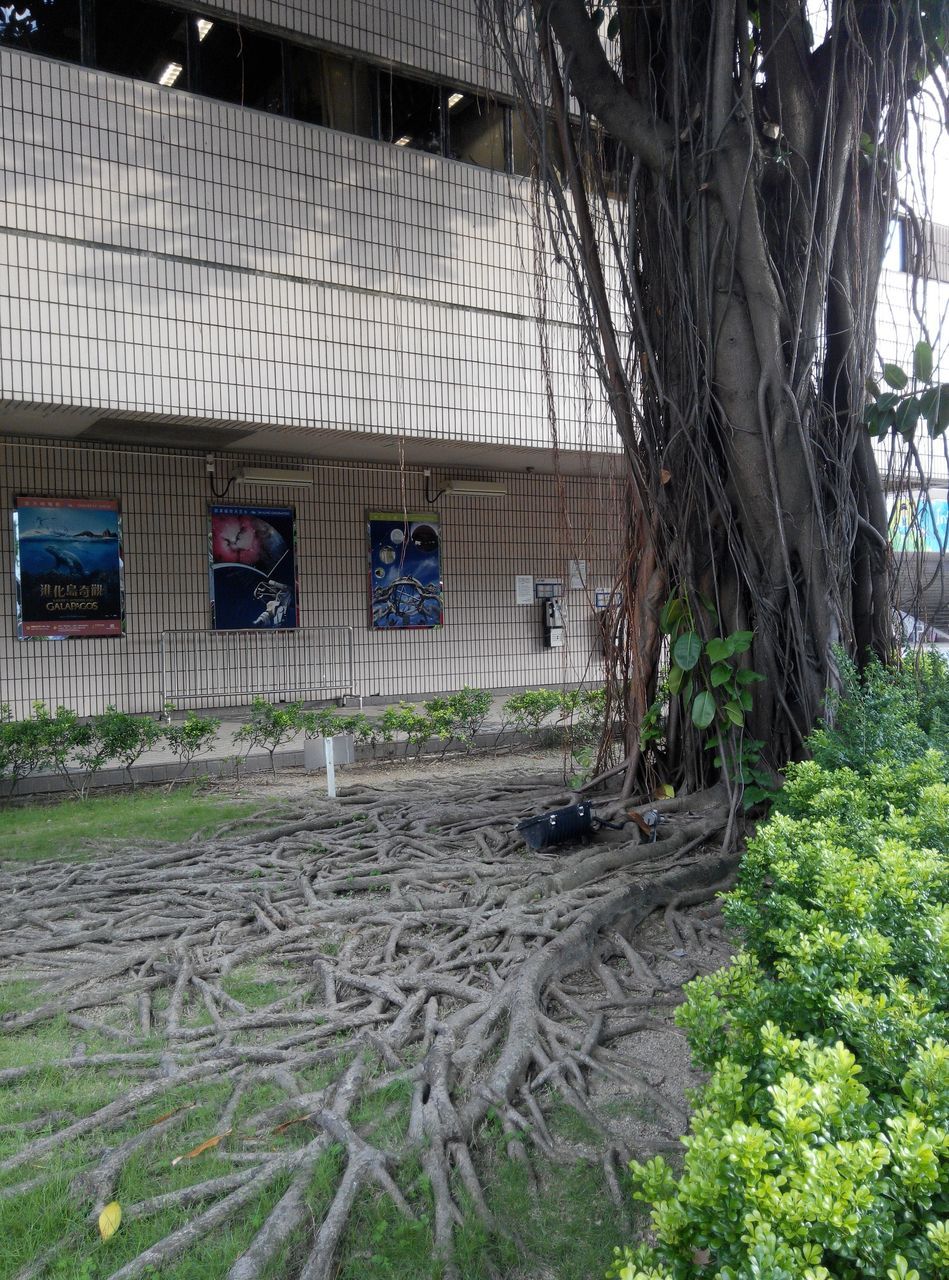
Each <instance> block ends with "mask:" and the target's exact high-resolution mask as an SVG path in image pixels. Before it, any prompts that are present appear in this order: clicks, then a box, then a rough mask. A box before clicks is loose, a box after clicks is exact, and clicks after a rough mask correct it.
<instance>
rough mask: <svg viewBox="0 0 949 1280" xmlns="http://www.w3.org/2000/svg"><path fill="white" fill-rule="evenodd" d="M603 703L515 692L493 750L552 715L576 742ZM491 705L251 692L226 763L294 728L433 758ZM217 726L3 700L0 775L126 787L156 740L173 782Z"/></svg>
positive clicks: (472, 733) (595, 693)
mask: <svg viewBox="0 0 949 1280" xmlns="http://www.w3.org/2000/svg"><path fill="white" fill-rule="evenodd" d="M605 702H606V695H605V692H604V691H603V690H602V689H575V690H570V691H561V690H555V689H530V690H527V691H526V692H524V693H518V694H514V695H513V696H512V697H510V698H508V699H507V701H506V702H505V703H504V705H503V708H502V723H501V726H500V729H499V732H498V735H497V738H496V739H495V746H497V744H498V743H499V742H500V740H501V737H502V736H503V734H504V733H505V731H509V732H514V733H517V734H528V735H534V734H537V733H538V732H539V731H540V730H541V728H542V726H543V724H544V722H545V721H547V720H549V719H550V718H551V717H552V716H556V717H557V718H558V719H559V720H560V721H561V722H562V724H563V725H564V726H565V732H566V734H567V738H568V741H569V743H570V744H571V746H573V747H576V748H582V747H583V745H584V744H587V743H590V742H592V741H594V740H595V739H596V738H597V737H598V736H599V733H600V727H601V724H602V720H603V711H604V707H605ZM490 706H491V694H490V693H489V692H488V691H487V690H486V689H473V688H470V687H468V686H467V685H466V686H465V687H464V688H463V689H460V690H459V691H458V692H457V693H452V694H446V695H444V696H441V697H437V698H431V699H430V700H429V701H428V702H425V703H421V704H413V703H405V702H401V703H399V704H398V705H397V706H391V707H386V708H385V710H384V711H383V712H382V714H381V715H379V716H367V715H364V714H363V713H362V712H357V713H355V714H349V715H347V714H344V713H342V712H340V711H338V710H336V709H335V708H331V707H327V708H322V709H320V710H317V711H305V710H304V709H303V704H302V702H289V703H282V704H275V703H272V702H269V701H268V700H267V699H266V698H255V699H254V700H253V702H252V704H251V709H250V716H249V717H248V720H247V722H246V723H245V724H243V725H241V726H240V727H239V728H238V729H237V730H235V732H234V733H233V734H232V738H231V740H232V744H233V746H234V748H235V752H234V754H233V755H232V756H231V757H230V760H231V762H232V763H233V765H234V767H235V769H236V771H237V772H238V774H239V773H240V769H241V766H242V765H243V763H244V761H245V760H246V759H247V756H248V754H249V753H250V752H251V751H253V750H264V751H266V752H267V753H268V755H269V756H270V766H271V770H275V762H274V753H275V752H276V750H277V748H278V747H280V746H282V745H283V744H284V743H286V742H289V741H290V740H291V739H293V738H295V737H296V736H297V735H298V734H300V733H303V734H304V735H305V736H306V737H336V736H337V735H339V734H344V733H346V734H352V736H353V737H354V738H355V740H356V743H357V745H359V746H368V747H369V748H370V749H371V750H372V752H373V754H374V755H375V753H376V752H377V751H378V750H379V748H380V747H382V746H387V745H389V744H392V743H396V742H398V743H400V744H401V745H402V748H403V754H404V755H408V753H409V751H410V750H411V749H412V748H413V747H414V748H415V752H416V755H418V754H420V753H421V751H422V748H423V747H424V746H425V745H426V744H427V743H428V742H431V741H433V740H435V741H439V742H441V743H442V744H443V751H442V754H444V753H445V752H446V751H447V750H448V749H449V747H450V746H451V745H452V744H453V743H456V744H457V745H458V746H459V747H461V748H464V749H470V748H471V745H472V743H473V742H474V739H475V737H476V735H477V734H478V733H479V732H480V731H481V729H482V727H483V725H484V721H485V717H486V716H487V714H488V711H489V709H490ZM169 710H173V708H171V707H169ZM220 726H221V721H220V720H219V719H217V718H216V717H214V716H200V715H198V714H197V713H195V712H193V711H189V712H188V714H187V715H186V716H185V718H184V719H183V720H182V721H179V722H177V723H174V724H167V725H162V724H159V723H158V722H157V721H156V720H155V719H154V718H152V717H151V716H138V715H131V714H129V713H127V712H124V711H117V710H116V709H115V707H109V708H107V710H106V711H105V712H103V713H102V714H101V715H98V716H92V717H91V718H90V719H87V720H80V718H79V716H78V715H77V714H76V712H75V711H70V710H69V709H68V708H66V707H57V708H56V710H55V712H53V711H50V710H49V709H48V708H47V707H46V706H45V704H44V703H42V702H36V703H34V704H33V715H32V716H30V717H28V718H27V719H25V720H14V719H13V717H12V715H11V713H10V708H9V707H8V706H6V705H2V706H0V779H5V780H7V781H8V782H9V783H10V791H11V792H12V791H14V790H15V789H16V786H17V784H18V783H19V781H20V779H21V778H24V777H26V776H28V775H29V774H31V773H41V772H56V773H59V774H61V775H62V776H63V777H64V778H65V779H66V780H67V782H68V783H69V785H70V787H71V789H72V790H73V791H74V792H75V793H76V794H77V795H79V796H84V795H85V794H86V792H87V791H88V788H89V785H90V783H91V782H92V780H93V778H94V777H95V775H96V774H97V773H98V772H99V771H100V770H101V769H103V768H105V767H106V766H107V765H113V766H116V767H121V768H123V769H124V770H125V771H126V775H127V777H128V780H129V783H130V784H131V785H134V774H133V772H132V766H133V765H134V764H135V763H136V761H137V760H138V759H139V758H140V757H141V756H142V755H143V754H144V752H146V751H148V750H149V749H151V748H153V747H157V746H159V745H161V746H164V747H165V748H166V749H167V750H168V751H170V752H171V753H172V754H173V755H174V756H175V758H176V760H177V761H178V763H179V766H180V767H179V771H178V778H180V777H183V776H184V774H185V772H186V770H187V768H188V766H189V765H190V764H191V763H192V762H193V761H194V760H195V759H197V758H198V757H199V756H202V755H206V754H207V753H208V752H210V751H211V749H212V748H213V747H214V745H215V742H216V741H217V733H218V730H219V728H220ZM176 780H177V779H176Z"/></svg>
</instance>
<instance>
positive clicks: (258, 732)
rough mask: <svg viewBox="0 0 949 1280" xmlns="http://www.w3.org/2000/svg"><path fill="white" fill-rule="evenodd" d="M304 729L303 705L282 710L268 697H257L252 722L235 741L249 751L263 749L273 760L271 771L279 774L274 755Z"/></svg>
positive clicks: (271, 761)
mask: <svg viewBox="0 0 949 1280" xmlns="http://www.w3.org/2000/svg"><path fill="white" fill-rule="evenodd" d="M302 727H303V703H302V702H288V703H286V704H285V705H284V706H282V707H281V706H277V705H275V704H274V703H273V702H269V701H268V700H267V699H266V698H254V700H253V702H252V703H251V706H250V719H249V720H247V722H246V723H245V724H242V725H241V727H240V728H239V729H238V730H236V732H235V733H234V734H233V741H234V742H236V743H246V744H247V747H248V749H249V750H253V749H254V747H263V748H264V750H265V751H266V752H267V754H268V756H269V757H270V772H271V773H272V774H274V775H276V772H277V768H276V765H275V764H274V752H275V751H276V750H277V748H278V747H279V746H282V745H283V743H285V742H289V741H290V739H291V738H295V737H296V736H297V734H298V733H299V732H300V730H301V728H302ZM215 731H216V730H215Z"/></svg>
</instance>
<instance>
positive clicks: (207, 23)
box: [198, 18, 214, 41]
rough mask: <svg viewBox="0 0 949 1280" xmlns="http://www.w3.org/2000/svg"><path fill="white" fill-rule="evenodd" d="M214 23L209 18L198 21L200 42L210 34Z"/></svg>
mask: <svg viewBox="0 0 949 1280" xmlns="http://www.w3.org/2000/svg"><path fill="white" fill-rule="evenodd" d="M213 26H214V23H213V22H211V20H210V19H209V18H199V19H198V40H199V41H201V40H203V39H204V37H205V36H206V35H207V34H208V32H209V31H210V30H211V28H212V27H213Z"/></svg>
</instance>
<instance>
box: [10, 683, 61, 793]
mask: <svg viewBox="0 0 949 1280" xmlns="http://www.w3.org/2000/svg"><path fill="white" fill-rule="evenodd" d="M33 710H34V714H33V716H32V717H30V718H29V719H27V720H14V719H13V716H12V713H11V711H10V708H9V706H8V705H6V704H4V705H3V706H2V707H0V776H2V777H4V778H8V779H9V780H10V791H11V793H12V792H13V791H15V790H16V788H17V785H18V784H19V782H20V780H21V779H22V778H25V777H26V776H27V775H28V774H30V773H33V772H34V770H36V769H40V768H42V767H43V766H44V765H45V764H46V763H47V762H48V759H49V740H48V734H47V730H46V726H45V723H44V721H45V718H46V715H45V713H46V708H45V706H44V704H43V703H42V702H37V703H34V704H33ZM41 712H42V713H43V714H42V715H41V714H40V713H41Z"/></svg>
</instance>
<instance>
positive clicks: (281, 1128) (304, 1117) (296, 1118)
mask: <svg viewBox="0 0 949 1280" xmlns="http://www.w3.org/2000/svg"><path fill="white" fill-rule="evenodd" d="M311 1114H312V1113H311V1112H309V1111H306V1112H304V1114H303V1115H302V1116H294V1117H293V1119H292V1120H284V1122H283V1124H278V1125H277V1127H276V1129H274V1133H283V1131H284V1129H289V1128H290V1126H291V1125H293V1124H302V1123H303V1121H304V1120H309V1118H310V1115H311Z"/></svg>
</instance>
